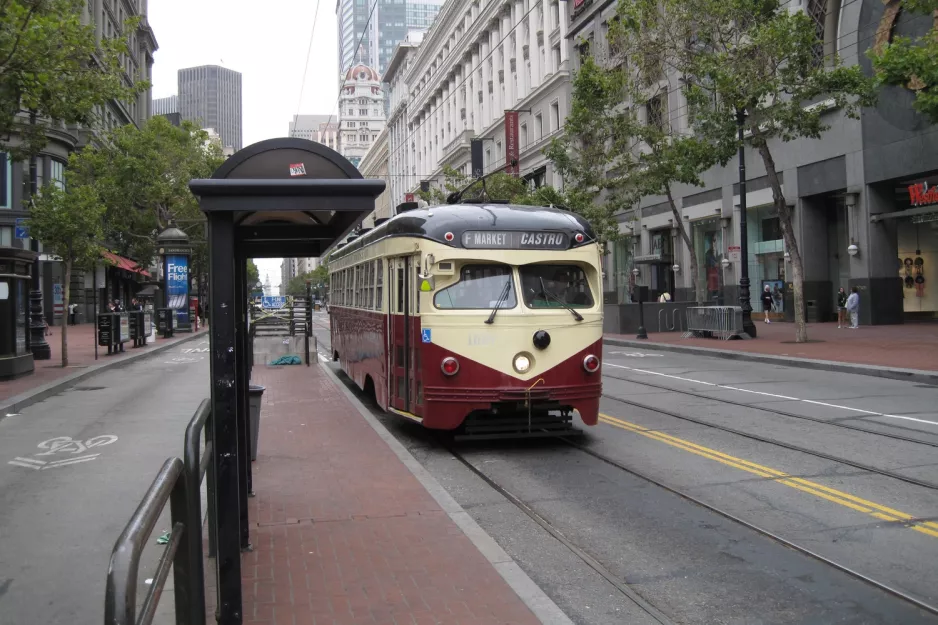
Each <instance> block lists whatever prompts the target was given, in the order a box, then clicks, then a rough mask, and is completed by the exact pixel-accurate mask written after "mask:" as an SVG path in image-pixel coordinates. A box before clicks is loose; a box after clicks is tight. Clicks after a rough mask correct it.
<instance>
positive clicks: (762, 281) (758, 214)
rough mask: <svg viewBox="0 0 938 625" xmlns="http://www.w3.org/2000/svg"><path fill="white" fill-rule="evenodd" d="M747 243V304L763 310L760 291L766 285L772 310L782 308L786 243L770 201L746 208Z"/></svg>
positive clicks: (779, 311) (776, 310) (782, 310)
mask: <svg viewBox="0 0 938 625" xmlns="http://www.w3.org/2000/svg"><path fill="white" fill-rule="evenodd" d="M746 221H747V226H748V227H747V231H748V235H749V236H748V245H749V259H748V263H749V280H750V284H751V285H752V286H751V288H750V289H749V304H750V305H751V306H752V309H753V310H762V293H763V291H764V290H765V287H766V286H768V287H769V291H770V292H771V293H772V300H773V303H772V312H774V313H779V314H781V313H782V312H784V298H783V297H782V293H783V291H784V288H785V243H784V241H783V240H782V227H781V223H780V222H779V217H778V211H776V210H775V207H774V206H773V205H772V204H767V205H764V206H755V207H753V208H750V209H749V210H748V211H746Z"/></svg>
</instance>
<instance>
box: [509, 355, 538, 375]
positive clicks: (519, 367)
mask: <svg viewBox="0 0 938 625" xmlns="http://www.w3.org/2000/svg"><path fill="white" fill-rule="evenodd" d="M533 361H534V359H533V358H532V357H531V355H530V354H518V355H517V356H515V359H514V360H513V361H512V363H511V365H512V366H513V367H514V368H515V371H517V372H518V373H527V372H528V370H529V369H530V368H531V364H532V363H533Z"/></svg>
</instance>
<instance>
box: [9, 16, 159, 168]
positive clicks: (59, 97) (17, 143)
mask: <svg viewBox="0 0 938 625" xmlns="http://www.w3.org/2000/svg"><path fill="white" fill-rule="evenodd" d="M84 7H85V1H84V0H5V1H4V2H2V3H0V143H2V144H3V145H4V149H5V150H7V151H8V152H9V153H10V154H11V156H12V158H13V159H14V160H22V159H24V158H26V157H29V156H33V155H35V154H38V153H39V151H40V150H41V149H42V148H43V147H45V145H46V143H47V142H48V139H47V137H46V132H47V130H48V129H49V128H51V127H55V126H59V125H61V124H63V123H64V124H81V125H83V126H86V127H92V126H94V125H95V124H96V121H97V120H96V118H95V110H96V107H98V106H99V105H100V104H103V103H104V102H107V101H108V100H112V99H113V100H125V101H126V100H130V99H132V98H134V97H135V96H136V95H137V94H138V93H141V92H142V91H144V90H146V89H147V88H148V87H149V83H147V82H146V81H144V80H140V81H139V82H136V83H134V84H131V81H130V79H129V77H126V75H125V73H124V69H123V64H122V57H123V56H124V55H126V54H128V52H129V50H128V47H127V35H128V33H130V32H132V31H133V29H135V28H136V26H137V24H138V23H139V19H138V18H131V19H129V20H127V21H126V22H125V23H124V24H123V25H122V26H123V30H122V32H120V33H118V34H117V35H116V36H114V37H102V38H100V39H98V38H97V36H96V34H95V29H94V26H93V25H92V24H82V12H83V11H84ZM30 114H32V116H33V121H34V123H32V124H30V123H28V119H29V116H30ZM14 137H16V140H13V139H14Z"/></svg>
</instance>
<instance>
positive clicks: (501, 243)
mask: <svg viewBox="0 0 938 625" xmlns="http://www.w3.org/2000/svg"><path fill="white" fill-rule="evenodd" d="M462 246H463V247H465V248H470V249H478V250H565V249H567V248H569V247H570V240H569V237H567V235H566V234H564V233H563V232H524V231H521V232H519V231H503V232H498V231H492V230H487V231H484V232H482V231H477V230H476V231H472V230H470V231H468V232H464V233H463V235H462Z"/></svg>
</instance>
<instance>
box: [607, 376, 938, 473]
mask: <svg viewBox="0 0 938 625" xmlns="http://www.w3.org/2000/svg"><path fill="white" fill-rule="evenodd" d="M602 396H603V397H605V398H606V399H611V400H613V401H616V402H619V403H620V404H625V405H627V406H634V407H635V408H641V409H642V410H648V411H650V412H656V413H658V414H663V415H666V416H668V417H672V418H674V419H680V420H681V421H687V422H690V423H695V424H697V425H702V426H704V427H708V428H712V429H714V430H720V431H721V432H727V433H729V434H734V435H736V436H741V437H743V438H747V439H749V440H753V441H758V442H760V443H766V444H769V445H774V446H776V447H781V448H783V449H788V450H790V451H796V452H799V453H802V454H806V455H809V456H814V457H816V458H821V459H824V460H829V461H831V462H836V463H838V464H843V465H846V466H849V467H853V468H855V469H860V470H861V471H865V472H867V473H875V474H877V475H882V476H884V477H888V478H891V479H894V480H899V481H901V482H906V483H908V484H913V485H915V486H921V487H922V488H927V489H929V490H938V484H935V483H934V482H927V481H924V480H918V479H916V478H914V477H909V476H906V475H902V474H900V473H894V472H892V471H888V470H886V469H881V468H878V467H873V466H870V465H868V464H864V463H862V462H855V461H853V460H848V459H847V458H841V457H839V456H834V455H832V454H826V453H824V452H821V451H816V450H813V449H808V448H806V447H801V446H800V445H794V444H791V443H786V442H784V441H779V440H776V439H774V438H768V437H765V436H759V435H757V434H752V433H750V432H744V431H742V430H737V429H736V428H731V427H728V426H725V425H719V424H716V423H712V422H710V421H704V420H703V419H697V418H696V417H690V416H687V415H682V414H680V413H677V412H674V411H672V410H666V409H664V408H658V407H656V406H650V405H648V404H643V403H640V402H636V401H632V400H630V399H625V398H622V397H617V396H615V395H610V394H608V393H603V394H602Z"/></svg>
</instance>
